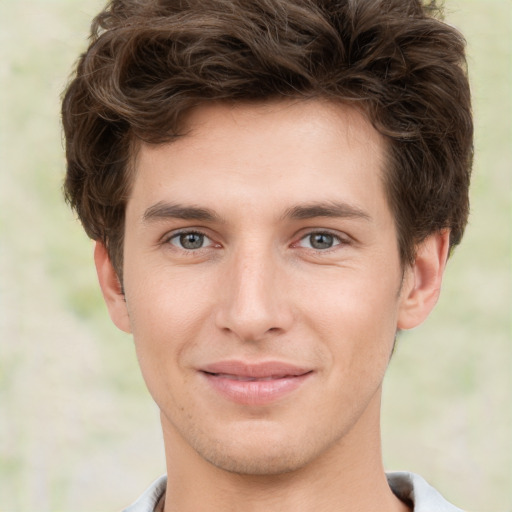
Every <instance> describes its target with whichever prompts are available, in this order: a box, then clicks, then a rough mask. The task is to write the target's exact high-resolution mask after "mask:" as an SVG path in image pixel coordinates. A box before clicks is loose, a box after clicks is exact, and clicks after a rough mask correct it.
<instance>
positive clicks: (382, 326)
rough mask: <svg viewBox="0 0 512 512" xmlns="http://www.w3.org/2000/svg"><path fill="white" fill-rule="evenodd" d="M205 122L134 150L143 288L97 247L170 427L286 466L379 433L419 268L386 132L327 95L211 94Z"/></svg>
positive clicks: (115, 309)
mask: <svg viewBox="0 0 512 512" xmlns="http://www.w3.org/2000/svg"><path fill="white" fill-rule="evenodd" d="M188 127H189V131H188V132H187V135H185V136H184V137H183V138H181V139H179V140H177V141H176V142H173V143H172V144H167V145H158V146H150V145H142V147H141V148H140V152H139V154H138V157H137V160H136V162H135V169H136V171H135V178H134V183H133V189H132V193H131V197H130V199H129V201H128V205H127V210H126V233H125V248H124V283H123V284H124V290H125V298H126V302H124V300H123V299H122V297H121V296H119V295H118V297H117V298H116V297H115V296H113V295H112V294H111V296H110V298H109V291H108V290H107V291H106V289H108V284H105V283H106V282H107V281H108V278H106V277H105V275H106V274H108V272H111V273H112V271H111V269H110V270H108V271H107V270H104V269H106V268H110V267H109V264H108V260H107V259H105V256H104V253H101V254H103V257H102V256H101V254H100V255H99V256H98V257H97V264H98V272H99V274H100V281H101V282H102V286H103V291H104V293H105V296H106V297H107V302H108V303H109V307H110V311H111V315H112V317H113V319H114V321H115V322H116V324H117V325H118V326H119V327H121V328H122V329H124V330H126V331H131V332H132V333H133V336H134V340H135V346H136V350H137V354H138V359H139V362H140V366H141V369H142V373H143V375H144V378H145V380H146V383H147V385H148V388H149V390H150V392H151V394H152V396H153V398H154V399H155V401H156V403H157V404H158V406H159V407H160V410H161V413H162V422H163V427H164V436H165V437H166V441H168V442H170V443H174V445H176V446H178V445H179V446H181V447H184V448H183V449H184V450H185V451H187V450H188V452H189V453H191V454H194V456H197V457H198V458H199V459H200V460H202V461H206V462H207V463H211V464H213V465H214V466H216V467H218V468H222V469H226V470H228V471H231V472H238V473H245V474H276V473H280V472H285V471H291V470H294V469H298V468H301V467H303V466H305V465H307V464H310V463H312V462H313V461H315V460H318V459H319V458H321V457H325V456H326V454H328V453H332V452H333V450H334V451H335V450H338V449H342V448H343V446H345V445H346V444H347V443H348V441H347V440H348V439H351V440H352V441H353V440H354V439H359V440H360V441H361V442H362V440H363V438H365V436H366V441H368V438H376V436H377V437H378V415H379V397H380V386H381V381H382V378H383V375H384V372H385V369H386V367H387V364H388V361H389V358H390V353H391V351H392V346H393V342H394V338H395V333H396V330H397V328H400V327H401V323H402V324H404V325H405V324H407V323H408V322H409V323H410V322H411V313H410V311H411V296H412V294H413V292H414V289H415V287H417V284H418V282H417V279H415V277H414V276H415V271H414V269H412V270H411V269H406V271H405V273H404V270H403V269H402V267H401V264H400V260H399V253H398V247H397V233H396V230H395V225H394V221H393V218H392V215H391V213H390V209H389V207H388V204H387V202H386V198H385V193H384V188H383V172H384V170H383V168H384V145H383V144H384V143H383V140H382V139H381V137H380V136H379V135H378V133H377V132H376V131H375V130H374V129H373V128H372V127H371V125H370V124H369V123H368V122H367V121H366V120H365V118H364V117H363V116H361V115H360V114H359V113H358V112H356V111H355V110H351V109H349V108H348V107H343V106H337V105H333V104H330V103H326V102H320V101H311V102H295V103H292V102H278V103H273V104H272V103H271V104H248V105H238V106H227V105H212V106H208V107H201V108H200V109H198V110H197V111H195V112H194V113H193V114H192V115H191V117H190V119H189V125H188ZM438 245H439V244H438ZM438 245H436V251H437V253H439V246H438ZM99 251H100V252H101V248H100V250H99ZM441 252H442V251H441ZM102 258H103V259H102ZM98 262H99V263H98ZM102 269H103V270H102ZM102 272H103V274H102ZM102 275H103V277H102ZM114 295H115V294H114ZM120 297H121V298H120ZM413 316H414V315H413ZM414 321H415V320H414ZM414 321H413V323H414ZM406 326H408V325H406ZM352 441H351V442H352Z"/></svg>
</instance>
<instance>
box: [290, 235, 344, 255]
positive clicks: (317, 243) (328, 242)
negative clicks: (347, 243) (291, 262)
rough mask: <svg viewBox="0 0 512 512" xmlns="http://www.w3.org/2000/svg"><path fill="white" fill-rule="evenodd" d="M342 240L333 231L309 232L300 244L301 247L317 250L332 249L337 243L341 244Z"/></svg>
mask: <svg viewBox="0 0 512 512" xmlns="http://www.w3.org/2000/svg"><path fill="white" fill-rule="evenodd" d="M341 243H342V242H341V240H340V238H339V237H337V236H336V235H333V234H332V233H322V232H316V233H309V234H308V235H307V236H305V237H303V238H302V239H301V240H300V242H299V245H300V246H301V247H307V248H308V249H315V250H317V251H321V250H325V249H331V248H332V247H334V246H336V245H340V244H341Z"/></svg>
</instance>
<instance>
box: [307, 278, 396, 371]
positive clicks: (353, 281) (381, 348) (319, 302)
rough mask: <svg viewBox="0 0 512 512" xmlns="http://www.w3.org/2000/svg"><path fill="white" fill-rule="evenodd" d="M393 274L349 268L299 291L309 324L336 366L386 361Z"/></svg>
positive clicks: (391, 328)
mask: <svg viewBox="0 0 512 512" xmlns="http://www.w3.org/2000/svg"><path fill="white" fill-rule="evenodd" d="M397 283H398V278H396V279H395V278H394V277H387V278H385V277H381V278H380V279H374V278H372V276H371V275H370V274H369V273H367V274H366V275H365V274H364V273H360V272H357V273H356V272H354V273H347V274H346V275H344V276H342V275H338V276H333V277H332V279H326V280H325V281H324V282H323V283H322V286H319V287H316V288H315V289H313V290H310V292H309V293H307V294H304V299H303V300H304V305H303V310H304V311H307V312H308V313H307V314H305V315H304V317H305V318H308V319H309V320H308V322H309V328H310V329H312V330H317V331H318V333H319V334H320V335H321V337H322V338H323V341H324V344H326V345H327V346H328V350H329V352H330V353H331V354H332V357H333V358H335V359H336V360H337V361H336V363H337V364H339V363H340V361H338V360H341V361H342V366H344V367H347V366H350V365H351V364H354V365H359V366H361V367H363V368H364V367H371V366H373V365H374V364H378V365H387V361H388V359H389V355H390V352H391V350H392V347H393V342H394V338H395V333H396V326H397V314H398V284H397Z"/></svg>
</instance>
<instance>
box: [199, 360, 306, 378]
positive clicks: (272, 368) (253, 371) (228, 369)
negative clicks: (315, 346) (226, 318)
mask: <svg viewBox="0 0 512 512" xmlns="http://www.w3.org/2000/svg"><path fill="white" fill-rule="evenodd" d="M200 371H202V372H205V373H212V374H222V375H233V376H236V377H251V378H255V379H264V378H269V377H273V378H279V377H281V378H282V377H297V376H299V375H304V374H306V373H309V372H311V369H308V368H304V367H302V366H296V365H293V364H290V363H286V362H282V361H262V362H257V363H247V362H244V361H219V362H216V363H212V364H207V365H205V366H202V367H201V368H200Z"/></svg>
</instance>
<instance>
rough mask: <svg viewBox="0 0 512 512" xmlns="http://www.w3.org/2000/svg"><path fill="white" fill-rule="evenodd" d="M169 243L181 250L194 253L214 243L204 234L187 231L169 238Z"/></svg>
mask: <svg viewBox="0 0 512 512" xmlns="http://www.w3.org/2000/svg"><path fill="white" fill-rule="evenodd" d="M169 243H170V244H171V245H174V246H175V247H178V248H179V249H185V250H187V251H194V250H197V249H202V248H204V247H206V246H209V245H211V244H212V241H211V240H210V239H209V238H208V237H207V236H206V235H203V233H198V232H196V231H187V232H182V233H177V234H176V235H174V236H172V237H171V238H169Z"/></svg>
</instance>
